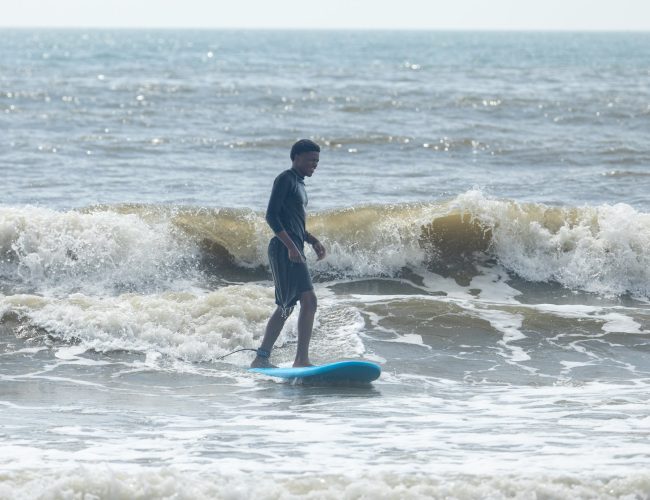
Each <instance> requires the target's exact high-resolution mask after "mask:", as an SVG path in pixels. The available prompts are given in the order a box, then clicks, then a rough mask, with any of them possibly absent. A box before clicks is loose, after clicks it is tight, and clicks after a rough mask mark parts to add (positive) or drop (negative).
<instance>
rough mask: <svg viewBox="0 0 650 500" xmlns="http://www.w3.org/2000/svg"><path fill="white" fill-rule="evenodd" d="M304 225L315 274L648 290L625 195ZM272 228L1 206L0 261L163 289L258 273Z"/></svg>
mask: <svg viewBox="0 0 650 500" xmlns="http://www.w3.org/2000/svg"><path fill="white" fill-rule="evenodd" d="M308 224H309V228H310V231H311V232H313V233H314V234H316V235H318V236H319V238H321V240H322V241H323V242H324V244H325V245H326V247H327V248H328V251H329V255H328V257H327V258H326V259H325V260H324V261H322V262H315V261H313V260H312V262H311V267H312V269H313V271H314V274H315V277H316V279H317V280H321V281H323V280H328V279H335V278H341V277H381V276H387V277H388V276H396V275H399V274H400V273H402V272H403V271H404V270H405V269H410V270H412V271H415V272H417V270H418V269H427V270H429V271H433V272H436V273H439V274H442V275H445V276H451V277H453V278H455V279H456V280H457V281H459V283H461V284H466V283H468V282H469V281H470V279H471V277H472V276H475V275H476V274H478V273H479V270H478V267H479V266H481V265H491V264H492V263H494V262H498V263H499V264H501V265H502V266H504V267H506V268H507V269H508V270H509V271H511V272H512V273H514V274H516V275H518V276H519V277H521V278H523V279H525V280H529V281H532V282H557V283H560V284H562V285H564V286H566V287H568V288H571V289H579V290H585V291H590V292H595V293H603V294H624V293H632V294H641V295H644V296H648V295H650V250H649V249H650V214H645V213H641V212H638V211H636V210H634V209H633V208H632V207H630V206H628V205H624V204H618V205H614V206H610V205H602V206H597V207H590V206H586V207H550V206H546V205H543V204H533V203H531V204H522V203H518V202H515V201H510V200H496V199H491V198H489V197H486V196H485V195H484V194H483V193H481V192H480V191H469V192H466V193H464V194H462V195H460V196H458V197H456V198H455V199H453V200H448V201H441V202H438V203H417V204H398V205H368V206H357V207H350V208H346V209H339V210H332V211H327V212H321V213H316V214H310V216H309V222H308ZM271 236H272V234H271V232H270V230H269V229H268V227H267V225H266V223H265V221H264V219H263V215H262V214H260V213H257V212H254V211H250V210H241V209H218V208H188V207H168V206H142V205H119V206H108V207H93V208H88V209H86V210H83V211H70V212H57V211H53V210H48V209H43V208H35V207H2V208H0V255H2V263H1V265H0V270H1V276H2V279H3V280H4V281H5V282H6V283H10V284H14V285H17V284H21V283H22V284H25V283H28V284H30V286H32V287H34V288H36V289H38V288H39V287H40V286H47V287H53V286H63V285H65V284H66V283H68V284H69V285H70V287H72V288H74V287H77V288H79V289H84V288H85V287H88V286H96V285H101V286H116V287H117V288H120V289H124V288H126V289H127V290H128V289H133V290H138V289H139V288H140V287H146V286H150V285H156V284H157V285H158V286H159V287H162V288H165V287H166V286H168V284H169V283H171V282H173V281H174V280H178V279H182V278H183V277H184V276H188V274H191V273H197V272H200V273H207V274H208V275H211V276H215V277H217V278H223V279H238V280H250V279H267V278H268V270H267V261H266V247H267V244H268V240H269V238H270V237H271ZM309 255H310V254H309V253H308V256H309ZM310 258H311V257H310Z"/></svg>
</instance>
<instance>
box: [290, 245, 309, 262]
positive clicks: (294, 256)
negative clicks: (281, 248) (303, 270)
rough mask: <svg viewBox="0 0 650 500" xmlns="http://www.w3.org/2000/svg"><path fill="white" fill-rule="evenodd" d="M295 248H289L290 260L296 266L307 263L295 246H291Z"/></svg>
mask: <svg viewBox="0 0 650 500" xmlns="http://www.w3.org/2000/svg"><path fill="white" fill-rule="evenodd" d="M291 246H292V247H293V248H289V260H290V261H291V262H295V263H296V264H302V263H303V262H305V258H304V257H303V256H302V254H301V253H300V252H299V251H298V249H297V248H296V246H295V245H291Z"/></svg>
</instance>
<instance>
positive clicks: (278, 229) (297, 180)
mask: <svg viewBox="0 0 650 500" xmlns="http://www.w3.org/2000/svg"><path fill="white" fill-rule="evenodd" d="M319 156H320V147H319V146H318V144H316V143H315V142H313V141H310V140H308V139H302V140H300V141H298V142H296V143H295V144H294V145H293V146H292V148H291V153H290V155H289V157H290V158H291V163H292V164H291V168H290V169H288V170H285V171H284V172H282V173H281V174H280V175H278V176H277V177H276V178H275V181H274V182H273V190H272V191H271V197H270V199H269V204H268V208H267V210H266V222H267V223H268V224H269V226H271V229H272V230H273V232H274V233H275V236H274V237H273V238H272V239H271V241H270V242H269V250H268V254H269V264H270V267H271V273H272V274H273V282H274V284H275V303H276V304H277V308H276V309H275V311H274V312H273V314H272V315H271V318H270V319H269V321H268V323H267V325H266V330H265V332H264V339H263V340H262V344H261V345H260V347H259V349H257V356H256V357H255V359H254V360H253V362H252V363H251V367H253V368H267V367H272V366H273V365H272V364H271V363H270V361H269V357H270V356H271V350H272V349H273V344H275V341H276V340H277V338H278V336H279V335H280V332H281V331H282V328H283V327H284V324H285V322H286V320H287V318H288V317H289V315H290V314H291V313H292V311H293V308H294V306H295V305H296V303H297V302H298V301H300V314H299V316H298V348H297V350H296V359H295V360H294V362H293V366H296V367H297V366H311V362H310V361H309V341H310V340H311V331H312V327H313V325H314V316H315V315H316V306H317V301H316V294H315V293H314V286H313V285H312V282H311V277H310V276H309V269H308V268H307V261H306V259H305V254H304V246H305V242H307V243H308V244H310V245H311V246H312V248H313V249H314V251H315V252H316V256H317V257H318V260H321V259H322V258H324V257H325V247H324V246H323V245H322V244H321V242H320V241H318V239H317V238H316V237H314V235H312V234H310V233H309V232H307V229H306V227H305V219H306V212H305V208H306V206H307V192H306V190H305V183H304V178H305V177H311V176H312V175H313V174H314V171H315V170H316V167H317V166H318V160H319Z"/></svg>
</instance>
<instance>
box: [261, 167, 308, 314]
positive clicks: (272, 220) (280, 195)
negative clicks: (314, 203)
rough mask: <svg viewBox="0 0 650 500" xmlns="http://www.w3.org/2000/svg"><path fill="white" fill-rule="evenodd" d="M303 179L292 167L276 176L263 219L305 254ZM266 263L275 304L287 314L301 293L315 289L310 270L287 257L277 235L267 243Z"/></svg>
mask: <svg viewBox="0 0 650 500" xmlns="http://www.w3.org/2000/svg"><path fill="white" fill-rule="evenodd" d="M303 179H304V178H303V177H302V176H300V175H299V174H298V172H296V171H295V170H294V169H289V170H285V171H284V172H282V173H281V174H280V175H278V176H277V177H276V178H275V182H274V183H273V190H272V191H271V198H270V199H269V205H268V208H267V210H266V222H268V224H269V226H271V229H272V230H273V232H274V233H275V234H276V235H277V234H278V233H279V232H280V231H282V230H284V231H286V232H287V234H288V235H289V237H290V238H291V239H292V240H293V242H294V243H295V244H296V246H297V247H298V250H299V251H300V252H301V253H302V254H303V257H304V246H305V240H306V238H307V231H306V229H305V219H306V212H305V207H306V206H307V191H306V190H305V183H304V181H303ZM269 265H270V267H271V273H272V274H273V282H274V283H275V303H276V304H277V305H278V306H279V307H280V308H282V315H283V316H284V317H287V316H288V315H289V314H290V313H291V310H292V309H293V306H295V305H296V302H298V300H299V299H300V295H301V294H302V293H303V292H306V291H308V290H313V288H314V287H313V285H312V283H311V277H310V276H309V269H308V268H307V264H306V263H304V262H292V261H291V260H289V250H288V249H287V247H286V246H285V245H284V243H283V242H282V240H280V238H278V237H277V236H275V237H274V238H272V239H271V241H270V243H269Z"/></svg>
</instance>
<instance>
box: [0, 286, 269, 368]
mask: <svg viewBox="0 0 650 500" xmlns="http://www.w3.org/2000/svg"><path fill="white" fill-rule="evenodd" d="M273 308H274V301H273V288H271V287H264V286H260V285H233V286H229V287H224V288H219V289H217V290H215V291H213V292H204V293H200V292H198V291H196V292H182V293H181V292H167V293H163V294H153V295H137V294H125V295H119V296H113V297H95V296H87V295H82V294H72V295H70V296H69V297H66V298H61V299H58V298H43V297H37V296H33V295H14V296H9V297H0V311H3V312H4V313H7V312H13V313H14V314H16V315H18V316H19V317H20V318H21V321H22V322H23V324H25V323H26V324H27V325H28V326H29V327H31V328H34V329H40V330H45V331H47V332H48V333H50V334H51V335H53V336H55V337H58V338H60V339H62V340H66V341H71V340H76V341H81V342H82V344H81V345H80V346H73V347H69V348H65V349H61V350H59V352H58V357H60V358H62V359H70V358H71V357H73V356H74V355H75V354H79V353H80V352H82V351H84V350H87V349H94V350H96V351H100V352H106V351H112V350H130V351H135V352H142V353H148V352H151V351H153V352H158V353H162V354H165V355H167V356H171V357H174V358H180V359H184V360H188V361H202V360H214V359H216V358H217V357H219V356H221V355H223V354H225V353H226V352H228V351H230V350H233V349H237V348H241V347H253V346H254V345H255V344H256V342H257V341H258V339H259V337H260V335H261V334H262V332H263V325H264V323H265V322H266V320H267V319H268V317H269V316H270V314H271V312H272V311H273ZM23 331H24V332H26V333H25V334H26V335H29V329H27V330H25V328H23Z"/></svg>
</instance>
